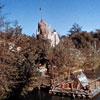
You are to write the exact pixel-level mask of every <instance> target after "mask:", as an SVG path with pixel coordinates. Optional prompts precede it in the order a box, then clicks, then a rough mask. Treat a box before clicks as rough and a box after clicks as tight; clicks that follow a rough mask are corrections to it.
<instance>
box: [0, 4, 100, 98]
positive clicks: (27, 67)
mask: <svg viewBox="0 0 100 100" xmlns="http://www.w3.org/2000/svg"><path fill="white" fill-rule="evenodd" d="M2 8H3V6H1V7H0V99H5V98H7V97H9V96H11V95H12V94H13V95H14V94H15V95H23V96H24V95H26V94H27V93H28V92H29V90H28V86H29V85H30V84H34V87H36V86H37V85H38V81H39V77H40V73H39V72H38V71H37V67H38V65H39V64H42V65H46V67H47V69H48V73H49V74H52V72H50V71H49V70H50V69H51V68H52V67H54V66H56V68H57V71H58V72H59V69H61V68H63V66H66V67H70V68H72V67H81V68H84V69H86V68H97V67H100V60H99V59H100V30H99V29H98V30H96V32H86V31H82V30H81V27H79V25H77V24H74V25H73V27H72V28H71V29H70V31H69V32H70V35H69V36H62V37H60V43H59V44H58V45H57V46H55V47H51V46H50V42H49V41H48V40H44V39H40V40H38V39H37V38H35V37H34V36H27V35H24V34H22V28H21V26H19V25H18V23H17V21H15V22H14V23H15V24H14V26H13V27H8V26H9V25H10V23H9V22H4V18H5V17H4V16H3V15H2V14H1V10H2ZM1 15H2V16H1ZM5 25H6V27H4V26H5ZM2 28H4V29H5V31H2ZM34 87H33V88H34ZM16 91H17V92H16Z"/></svg>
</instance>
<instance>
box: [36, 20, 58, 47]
mask: <svg viewBox="0 0 100 100" xmlns="http://www.w3.org/2000/svg"><path fill="white" fill-rule="evenodd" d="M36 33H37V38H38V39H40V38H42V39H49V40H50V43H51V46H52V47H55V46H56V45H57V44H58V43H59V42H60V39H59V35H58V33H57V31H56V30H54V31H53V32H51V26H48V24H46V23H45V22H44V20H43V19H41V21H40V22H39V23H38V30H37V32H36Z"/></svg>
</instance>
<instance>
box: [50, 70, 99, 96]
mask: <svg viewBox="0 0 100 100" xmlns="http://www.w3.org/2000/svg"><path fill="white" fill-rule="evenodd" d="M49 93H50V94H53V95H67V96H71V97H74V98H75V97H79V98H93V97H94V96H96V95H97V94H99V93H100V77H99V78H97V79H93V78H89V79H88V78H87V77H86V75H85V74H84V73H83V71H82V70H77V71H73V73H70V74H69V76H67V78H65V79H63V80H62V79H57V78H55V79H52V80H51V89H50V90H49Z"/></svg>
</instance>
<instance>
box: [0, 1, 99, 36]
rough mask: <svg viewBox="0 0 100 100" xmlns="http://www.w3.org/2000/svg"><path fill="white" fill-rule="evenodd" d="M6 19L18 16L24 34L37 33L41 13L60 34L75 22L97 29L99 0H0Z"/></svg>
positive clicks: (64, 33)
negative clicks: (6, 14)
mask: <svg viewBox="0 0 100 100" xmlns="http://www.w3.org/2000/svg"><path fill="white" fill-rule="evenodd" d="M0 2H1V4H4V5H5V7H4V10H3V12H4V13H9V14H8V16H7V18H6V20H8V21H13V20H16V19H17V20H18V22H19V25H21V26H22V28H23V33H25V34H27V35H32V34H33V33H35V34H36V29H37V25H38V21H39V20H40V19H41V13H40V8H42V17H43V19H44V21H45V22H46V23H48V24H49V25H51V28H52V30H53V29H56V30H57V31H58V33H59V34H60V35H66V34H68V31H69V30H70V28H71V27H72V25H73V24H74V23H77V24H79V25H80V26H81V27H82V30H84V31H95V29H100V0H0Z"/></svg>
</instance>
